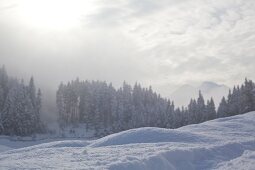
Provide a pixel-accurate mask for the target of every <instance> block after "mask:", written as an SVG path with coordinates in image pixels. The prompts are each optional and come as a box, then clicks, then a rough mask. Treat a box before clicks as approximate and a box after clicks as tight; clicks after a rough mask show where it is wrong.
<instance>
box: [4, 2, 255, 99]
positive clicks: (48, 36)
mask: <svg viewBox="0 0 255 170" xmlns="http://www.w3.org/2000/svg"><path fill="white" fill-rule="evenodd" d="M0 64H4V65H6V67H7V69H8V72H9V73H10V74H11V75H13V76H17V77H24V78H25V79H27V78H28V77H29V76H31V75H33V76H34V77H35V79H36V82H37V84H40V85H41V86H43V87H49V88H52V89H56V87H57V86H58V84H59V83H60V82H61V81H64V82H65V81H67V80H71V79H75V78H76V77H80V79H89V80H98V79H99V80H106V81H108V82H113V83H114V84H115V85H119V84H120V83H121V82H123V81H124V80H126V81H127V82H130V83H134V82H136V81H138V82H140V83H141V84H143V86H148V85H152V86H153V88H154V89H156V90H157V91H158V92H160V93H162V95H164V96H167V95H169V94H170V93H171V91H172V90H174V89H175V88H176V87H178V86H179V85H182V84H186V83H188V84H194V83H199V82H202V81H215V82H217V83H220V84H226V85H228V86H232V85H233V84H236V83H240V82H242V81H243V80H244V77H246V76H247V77H248V78H250V79H253V80H255V67H254V64H255V1H254V0H112V1H110V0H107V1H106V0H86V1H85V0H84V1H81V0H0ZM168 93H169V94H168Z"/></svg>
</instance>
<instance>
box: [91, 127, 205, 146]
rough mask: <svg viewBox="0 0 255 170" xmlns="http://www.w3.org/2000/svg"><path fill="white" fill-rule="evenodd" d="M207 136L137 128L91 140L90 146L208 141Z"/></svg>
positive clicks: (160, 129)
mask: <svg viewBox="0 0 255 170" xmlns="http://www.w3.org/2000/svg"><path fill="white" fill-rule="evenodd" d="M208 138H209V137H203V136H199V135H197V134H193V133H190V132H182V131H179V130H170V129H163V128H152V127H146V128H138V129H131V130H127V131H124V132H120V133H117V134H113V135H109V136H106V137H103V138H101V139H98V140H96V141H95V142H93V143H92V144H91V145H89V146H90V147H102V146H112V145H126V144H137V143H161V142H184V143H197V142H205V141H208Z"/></svg>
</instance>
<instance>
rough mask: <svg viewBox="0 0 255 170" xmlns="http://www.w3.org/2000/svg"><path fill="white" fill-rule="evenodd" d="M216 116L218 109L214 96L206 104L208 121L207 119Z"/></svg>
mask: <svg viewBox="0 0 255 170" xmlns="http://www.w3.org/2000/svg"><path fill="white" fill-rule="evenodd" d="M215 118H216V110H215V104H214V101H213V98H211V99H210V100H208V101H207V105H206V119H205V120H206V121H207V120H213V119H215Z"/></svg>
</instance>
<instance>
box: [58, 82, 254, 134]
mask: <svg viewBox="0 0 255 170" xmlns="http://www.w3.org/2000/svg"><path fill="white" fill-rule="evenodd" d="M254 89H255V85H254V83H253V82H252V81H251V80H247V79H245V82H244V84H243V85H241V87H239V86H237V87H234V88H233V90H230V91H229V95H228V97H227V99H226V98H225V97H223V98H222V101H221V103H220V105H219V108H218V110H216V108H215V104H214V100H213V98H211V99H210V100H207V101H205V100H204V97H203V95H202V93H201V92H200V91H199V94H198V98H197V99H191V100H190V103H189V105H188V106H187V107H181V108H179V107H175V106H174V102H173V101H170V100H169V99H167V98H163V97H161V96H160V95H159V94H157V93H156V92H154V91H153V90H152V88H151V87H149V88H143V87H141V85H140V84H138V83H136V84H135V85H134V86H131V85H129V84H127V83H126V82H124V83H123V85H122V87H120V88H114V87H113V86H112V84H111V83H109V84H107V83H106V82H102V81H79V79H77V80H75V81H71V82H68V83H67V84H63V83H61V84H60V86H59V89H58V91H57V108H58V112H59V124H60V127H65V126H68V125H75V124H78V123H85V124H86V129H87V130H88V129H94V130H95V132H96V133H95V134H96V135H97V136H103V135H107V134H111V133H115V132H119V131H123V130H127V129H131V128H139V127H146V126H150V127H162V128H178V127H181V126H185V125H188V124H195V123H201V122H204V121H208V120H212V119H215V118H219V117H226V116H232V115H236V114H242V113H246V112H248V111H252V110H255V93H254Z"/></svg>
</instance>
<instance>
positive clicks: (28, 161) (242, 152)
mask: <svg viewBox="0 0 255 170" xmlns="http://www.w3.org/2000/svg"><path fill="white" fill-rule="evenodd" d="M254 129H255V112H250V113H246V114H243V115H238V116H233V117H228V118H221V119H217V120H213V121H208V122H205V123H202V124H196V125H189V126H185V127H182V128H179V129H176V130H169V129H161V128H149V127H148V128H139V129H132V130H128V131H124V132H121V133H117V134H112V135H109V136H106V137H104V138H101V139H98V140H92V141H85V140H65V141H55V142H50V143H44V144H39V145H34V146H30V147H25V148H20V149H11V148H12V147H11V145H5V144H6V139H0V151H1V150H2V152H1V154H0V169H111V170H128V169H132V170H140V169H141V170H143V169H146V170H147V169H149V170H154V169H158V170H161V169H162V170H171V169H184V170H185V169H187V170H193V169H194V170H195V169H245V170H252V169H254V165H255V131H254ZM17 145H18V144H17ZM13 148H15V147H13ZM16 148H17V147H16ZM6 149H9V150H6ZM4 150H5V151H4Z"/></svg>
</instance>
